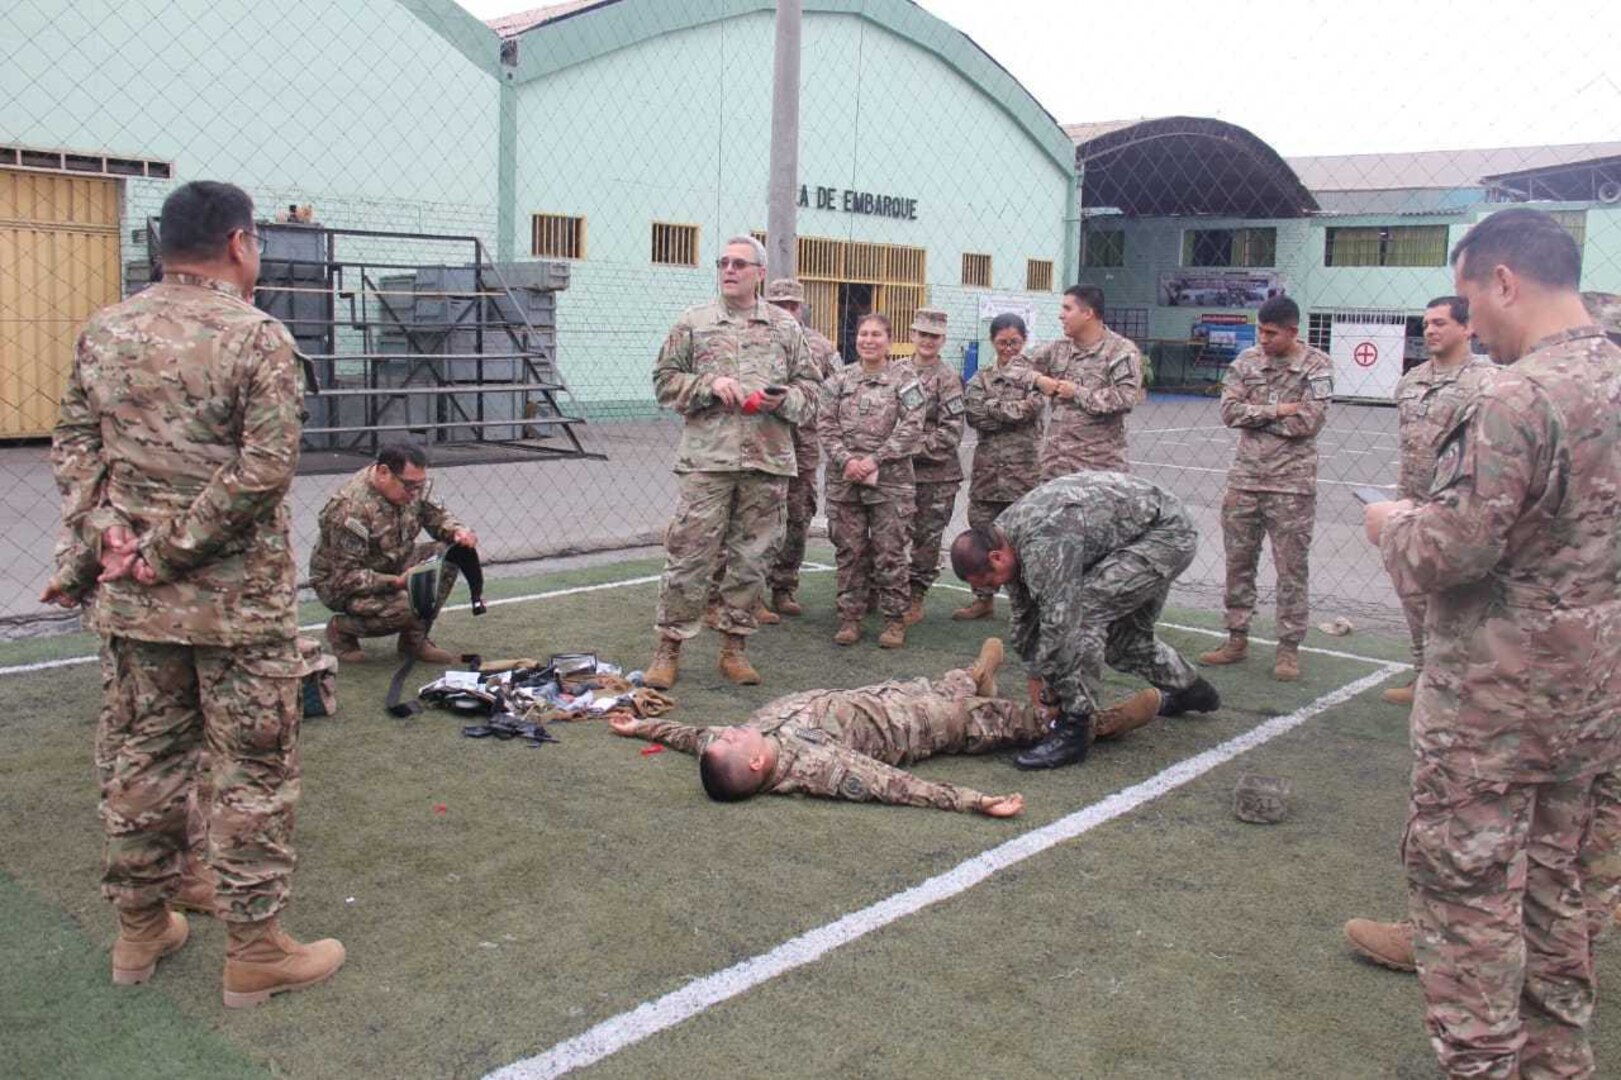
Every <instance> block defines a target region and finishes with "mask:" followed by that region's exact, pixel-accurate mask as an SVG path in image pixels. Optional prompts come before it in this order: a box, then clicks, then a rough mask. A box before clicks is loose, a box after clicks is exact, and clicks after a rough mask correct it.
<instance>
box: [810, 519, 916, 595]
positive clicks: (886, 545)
mask: <svg viewBox="0 0 1621 1080" xmlns="http://www.w3.org/2000/svg"><path fill="white" fill-rule="evenodd" d="M911 510H912V497H911V492H899V493H895V494H893V495H891V497H890V498H888V499H886V500H885V501H883V502H875V503H862V502H830V503H828V504H827V531H828V535H829V536H831V537H832V539H833V548H834V551H835V552H836V553H837V562H838V567H839V618H840V620H843V621H856V620H859V619H860V618H861V617H862V616H863V615H865V614H866V613H867V598H868V596H869V595H870V594H871V593H872V592H874V591H875V590H876V591H877V593H878V608H879V610H880V611H882V612H883V613H884V617H885V618H886V619H899V618H900V617H901V616H903V615H905V614H906V609H907V608H908V607H910V606H911V602H912V598H911V595H910V594H909V593H908V592H907V589H906V540H907V528H906V519H907V517H908V515H909V514H910V513H911Z"/></svg>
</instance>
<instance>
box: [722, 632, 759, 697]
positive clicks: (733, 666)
mask: <svg viewBox="0 0 1621 1080" xmlns="http://www.w3.org/2000/svg"><path fill="white" fill-rule="evenodd" d="M748 643H749V639H748V638H746V637H744V636H743V635H742V634H727V635H726V636H725V638H724V639H723V640H722V641H721V645H720V663H719V664H718V666H719V668H720V673H721V674H722V675H723V676H725V677H726V679H727V680H728V681H730V682H735V683H737V684H739V685H740V686H758V685H759V684H760V673H759V672H758V671H755V670H754V665H753V664H751V663H749V658H748V656H746V655H745V654H744V652H743V650H744V649H745V648H746V647H747V646H748Z"/></svg>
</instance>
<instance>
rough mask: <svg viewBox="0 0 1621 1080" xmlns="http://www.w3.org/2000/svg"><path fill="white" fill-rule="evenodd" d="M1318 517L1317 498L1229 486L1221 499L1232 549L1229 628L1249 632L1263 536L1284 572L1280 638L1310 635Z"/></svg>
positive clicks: (1225, 539) (1288, 640) (1224, 534)
mask: <svg viewBox="0 0 1621 1080" xmlns="http://www.w3.org/2000/svg"><path fill="white" fill-rule="evenodd" d="M1316 516H1317V496H1315V495H1284V494H1280V493H1278V492H1275V491H1238V490H1236V489H1234V488H1228V489H1227V493H1226V495H1224V496H1223V497H1222V500H1221V539H1222V544H1223V546H1224V547H1225V548H1226V549H1227V629H1229V630H1237V631H1239V632H1241V633H1246V634H1247V633H1249V628H1250V617H1251V616H1252V615H1254V614H1255V569H1256V567H1257V566H1259V565H1260V562H1261V539H1262V537H1263V536H1264V537H1266V538H1267V539H1270V540H1271V541H1272V563H1273V565H1274V566H1275V567H1276V568H1277V571H1278V640H1279V641H1281V642H1284V643H1285V644H1289V645H1298V644H1300V642H1301V641H1303V640H1305V637H1306V615H1307V611H1308V603H1307V595H1306V555H1307V552H1308V551H1309V550H1310V549H1311V530H1312V526H1313V524H1315V521H1316Z"/></svg>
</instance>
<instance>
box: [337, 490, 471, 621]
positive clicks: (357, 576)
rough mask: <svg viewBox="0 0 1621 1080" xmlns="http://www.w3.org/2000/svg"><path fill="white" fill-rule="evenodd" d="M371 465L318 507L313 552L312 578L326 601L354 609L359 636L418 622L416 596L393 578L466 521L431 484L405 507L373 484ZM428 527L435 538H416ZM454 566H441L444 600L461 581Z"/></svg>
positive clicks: (432, 553)
mask: <svg viewBox="0 0 1621 1080" xmlns="http://www.w3.org/2000/svg"><path fill="white" fill-rule="evenodd" d="M372 468H373V467H372V466H370V465H368V466H366V467H365V468H364V469H361V470H360V471H359V472H357V473H355V474H354V475H353V476H351V477H350V478H349V479H348V480H346V481H344V484H343V486H342V487H340V488H339V489H338V490H337V491H336V492H334V493H333V495H332V497H331V498H330V499H328V500H327V503H326V505H325V506H324V507H322V508H321V535H320V538H319V539H318V540H316V542H315V550H314V551H313V552H311V553H310V584H311V585H312V586H313V587H314V589H315V595H316V596H318V597H320V598H321V603H323V604H325V605H326V606H327V607H329V608H331V609H332V610H333V611H340V612H343V613H345V614H347V615H349V616H350V618H351V620H352V623H353V625H354V627H355V630H354V632H355V634H356V635H357V636H359V637H377V636H380V635H383V634H397V633H399V632H401V631H403V630H413V629H420V624H421V620H420V619H418V618H417V616H416V613H415V612H413V611H412V610H411V597H410V594H409V593H407V592H406V591H405V590H404V589H400V588H396V587H395V584H394V579H395V578H397V577H399V576H400V575H401V574H404V573H405V572H406V571H407V570H409V569H410V568H411V567H413V566H416V565H418V564H419V563H424V562H426V561H428V560H429V559H432V558H434V557H436V556H439V555H442V554H444V552H445V549H446V548H447V547H448V546H449V545H450V543H451V542H452V539H453V538H454V537H455V535H456V534H457V533H458V532H461V531H462V530H464V529H465V528H466V526H465V525H463V524H462V523H461V522H460V521H457V520H456V519H455V518H454V517H453V516H451V513H450V511H449V510H446V509H445V506H444V504H443V503H441V502H440V501H439V500H438V499H436V498H434V495H433V484H432V482H431V481H430V482H429V483H428V486H427V487H425V488H424V489H423V490H422V493H421V494H420V495H419V496H418V497H417V498H415V499H412V500H411V501H410V502H409V503H407V504H405V505H404V506H396V505H395V504H393V503H391V502H389V501H388V500H387V499H386V498H384V497H383V493H382V492H380V491H378V490H377V489H376V488H375V487H373V486H372V482H371V475H372ZM423 530H426V531H427V533H428V535H429V536H431V537H433V538H434V539H435V540H436V541H439V542H438V543H433V544H419V543H417V542H416V538H417V537H418V536H419V535H421V534H422V532H423ZM456 576H457V575H456V567H455V566H453V565H452V564H450V563H444V564H442V565H441V566H440V567H439V603H440V604H441V605H442V604H443V603H444V602H445V598H446V597H448V596H449V595H450V590H451V588H452V587H453V586H454V585H455V584H456Z"/></svg>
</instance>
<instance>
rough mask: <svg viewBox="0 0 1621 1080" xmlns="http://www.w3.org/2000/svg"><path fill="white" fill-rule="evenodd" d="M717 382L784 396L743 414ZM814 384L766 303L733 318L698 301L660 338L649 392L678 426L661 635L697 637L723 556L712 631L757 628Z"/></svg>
mask: <svg viewBox="0 0 1621 1080" xmlns="http://www.w3.org/2000/svg"><path fill="white" fill-rule="evenodd" d="M720 377H726V378H731V379H736V380H737V381H738V382H739V383H740V384H741V385H742V388H743V393H744V394H745V395H748V394H752V393H753V392H755V391H757V390H763V389H764V388H765V387H767V386H774V385H775V386H785V387H787V388H788V393H787V395H786V396H785V397H784V398H783V401H782V404H781V405H780V406H779V407H778V408H777V410H776V411H775V412H773V413H766V412H759V413H753V414H750V413H745V412H743V411H742V410H740V409H734V408H729V407H728V406H726V405H724V404H722V403H721V401H720V399H718V398H717V397H715V395H714V394H713V393H712V392H711V389H710V388H711V386H712V385H713V384H714V381H715V379H717V378H720ZM818 381H819V380H818V375H817V370H816V364H815V361H814V360H813V359H812V358H811V354H810V350H809V348H808V347H807V345H806V343H805V334H804V332H803V330H802V329H801V328H800V325H799V323H798V322H797V321H795V320H794V318H793V317H792V316H791V315H789V314H788V313H787V312H784V311H782V310H781V309H779V308H775V307H772V306H771V305H770V304H767V303H766V302H765V301H764V300H756V301H755V302H754V304H753V306H751V307H750V308H748V309H747V310H746V311H742V312H732V311H729V310H728V309H727V307H726V305H725V304H724V303H723V302H722V301H721V300H718V299H717V300H714V301H711V302H710V303H707V304H699V305H698V306H697V307H693V308H689V309H688V310H687V311H686V312H684V313H683V314H682V316H681V318H680V319H678V320H677V321H676V324H675V326H674V327H673V328H672V329H671V330H670V333H669V336H668V337H667V338H666V339H665V342H664V346H663V348H662V349H660V350H659V356H658V360H657V362H656V363H655V364H654V366H653V389H654V392H655V393H656V394H657V396H658V400H659V404H660V405H663V406H664V407H666V408H670V409H674V410H675V411H676V412H678V413H680V414H681V415H682V417H684V419H685V423H684V425H683V426H682V430H681V447H680V450H679V452H678V454H677V457H676V463H675V473H676V476H677V478H678V480H679V483H680V496H679V498H678V500H677V502H676V509H675V516H674V518H673V519H672V520H671V522H670V525H669V528H668V529H667V530H666V531H665V534H664V547H665V551H666V553H667V556H666V559H665V563H664V574H663V577H662V579H661V580H660V582H659V601H658V614H657V616H656V619H655V623H656V626H657V628H658V632H659V634H660V635H661V636H663V637H666V638H671V639H674V640H677V641H680V640H685V639H687V638H690V637H692V636H693V635H695V634H696V633H697V632H698V628H699V626H700V624H701V621H702V619H703V616H704V611H705V608H706V607H707V605H708V600H709V592H710V588H711V582H710V575H711V573H713V571H714V568H715V564H716V561H717V560H718V559H721V558H724V559H725V563H726V577H725V580H724V581H723V582H722V583H721V587H720V600H721V607H720V609H719V611H718V612H717V619H716V628H717V629H718V630H720V631H722V632H723V633H728V634H752V633H753V632H754V631H755V628H756V622H755V612H756V611H757V610H758V609H759V607H760V604H761V593H762V592H763V591H764V588H765V580H766V571H767V570H768V568H769V566H770V564H771V561H772V556H773V554H774V553H775V552H776V550H777V545H778V543H779V542H780V540H781V537H782V527H783V517H784V506H785V504H786V502H787V497H788V481H789V478H791V477H793V476H794V475H795V472H796V464H795V458H794V432H793V429H794V425H796V424H799V423H801V422H802V421H804V420H805V418H806V417H808V416H809V415H810V409H811V403H812V401H813V400H814V398H815V396H816V392H817V384H818Z"/></svg>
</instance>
